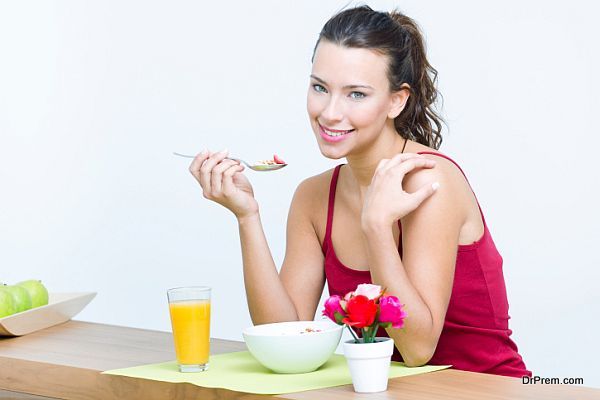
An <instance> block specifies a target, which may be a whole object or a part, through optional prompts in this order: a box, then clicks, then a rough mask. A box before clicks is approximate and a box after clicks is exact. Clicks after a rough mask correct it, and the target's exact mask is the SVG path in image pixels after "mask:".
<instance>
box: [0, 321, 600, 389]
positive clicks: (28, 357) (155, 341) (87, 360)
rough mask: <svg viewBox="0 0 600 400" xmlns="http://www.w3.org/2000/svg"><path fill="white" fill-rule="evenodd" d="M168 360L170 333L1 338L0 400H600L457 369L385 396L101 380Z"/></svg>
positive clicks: (396, 383)
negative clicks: (122, 370) (112, 371)
mask: <svg viewBox="0 0 600 400" xmlns="http://www.w3.org/2000/svg"><path fill="white" fill-rule="evenodd" d="M240 350H245V345H244V343H242V342H235V341H229V340H220V339H213V340H211V351H212V353H213V354H218V353H226V352H231V351H240ZM173 359H175V354H174V351H173V343H172V337H171V334H170V333H165V332H157V331H149V330H143V329H135V328H126V327H120V326H111V325H103V324H95V323H89V322H80V321H69V322H67V323H64V324H62V325H58V326H55V327H52V328H48V329H45V330H43V331H39V332H36V333H33V334H30V335H27V336H23V337H17V338H0V389H5V390H4V391H3V390H0V399H31V400H33V399H47V398H60V399H74V400H77V399H88V400H89V399H103V400H104V399H126V400H135V399H144V400H153V399H160V400H164V399H176V400H183V399H244V400H256V399H265V398H268V397H271V398H273V399H318V400H321V399H322V400H329V399H331V400H338V399H340V400H341V399H366V398H368V399H374V400H380V399H392V398H401V399H404V400H411V399H420V400H422V399H424V400H429V399H448V398H452V399H469V400H480V399H485V398H493V399H495V400H501V399H550V400H552V399H581V400H585V399H600V389H591V388H585V387H580V386H569V385H541V384H536V385H524V384H523V383H522V382H521V380H520V379H515V378H507V377H502V376H495V375H487V374H477V373H472V372H464V371H458V370H444V371H438V372H432V373H428V374H423V375H416V376H410V377H405V378H396V379H391V380H390V382H389V387H388V391H387V392H382V393H374V394H368V395H366V394H357V393H354V391H353V389H352V385H345V386H338V387H333V388H329V389H320V390H312V391H306V392H299V393H292V394H285V395H277V396H265V395H254V394H247V393H239V392H234V391H230V390H225V389H211V388H202V387H198V386H194V385H191V384H187V383H177V384H175V383H167V382H157V381H152V380H145V379H137V378H129V377H123V376H114V375H102V374H100V372H101V371H106V370H109V369H115V368H125V367H132V366H136V365H141V364H149V363H158V362H164V361H170V360H173ZM19 393H30V394H33V395H37V396H33V395H26V394H19ZM39 396H47V397H39Z"/></svg>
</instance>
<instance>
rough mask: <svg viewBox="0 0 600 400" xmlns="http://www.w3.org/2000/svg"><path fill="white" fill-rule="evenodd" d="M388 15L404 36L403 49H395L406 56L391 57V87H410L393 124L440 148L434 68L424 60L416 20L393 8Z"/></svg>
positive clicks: (427, 144)
mask: <svg viewBox="0 0 600 400" xmlns="http://www.w3.org/2000/svg"><path fill="white" fill-rule="evenodd" d="M389 16H390V18H391V19H392V20H394V22H395V23H396V24H397V25H398V26H399V28H400V29H399V30H400V32H399V34H400V35H402V36H404V37H405V39H404V40H403V42H404V43H406V46H405V49H406V51H398V53H404V54H406V56H405V57H402V58H400V57H392V60H391V62H390V64H391V65H390V82H391V86H392V90H394V91H395V90H401V89H402V85H403V84H405V83H407V84H408V86H409V89H408V90H409V91H410V97H409V98H408V101H407V103H406V106H405V108H404V110H403V111H402V112H401V113H400V115H399V116H398V117H396V119H395V120H394V125H395V127H396V130H397V131H398V133H400V135H402V136H405V135H406V136H407V137H408V138H409V139H411V140H415V141H417V142H419V143H421V144H424V145H426V146H429V147H432V148H434V149H439V148H440V145H441V144H442V135H441V130H442V121H443V119H442V117H441V116H440V115H439V114H438V112H437V111H436V110H435V105H436V101H437V98H438V93H439V92H438V90H437V74H438V73H437V70H436V69H435V68H433V67H432V66H431V64H429V61H427V55H426V48H425V41H424V40H423V35H422V33H421V31H420V29H419V27H418V25H417V24H416V23H415V21H414V20H413V19H411V18H409V17H407V16H406V15H404V14H402V13H400V12H399V11H392V12H391V13H389ZM394 50H395V49H394ZM398 50H404V49H398ZM394 52H395V51H394ZM398 55H400V54H398ZM402 72H409V73H408V74H404V73H402ZM407 75H408V76H407Z"/></svg>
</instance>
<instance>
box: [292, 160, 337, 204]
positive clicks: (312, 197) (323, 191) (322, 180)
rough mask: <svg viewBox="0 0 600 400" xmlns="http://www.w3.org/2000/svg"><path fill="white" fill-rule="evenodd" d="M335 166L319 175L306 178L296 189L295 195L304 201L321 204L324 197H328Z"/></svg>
mask: <svg viewBox="0 0 600 400" xmlns="http://www.w3.org/2000/svg"><path fill="white" fill-rule="evenodd" d="M333 170H334V169H333V168H332V169H329V170H327V171H325V172H322V173H320V174H318V175H314V176H311V177H309V178H306V179H304V180H303V181H302V182H300V184H299V185H298V188H297V189H296V194H295V197H297V199H298V200H299V201H301V202H302V203H307V204H313V205H315V204H321V203H322V199H323V198H327V197H328V193H329V185H330V183H331V177H332V175H333Z"/></svg>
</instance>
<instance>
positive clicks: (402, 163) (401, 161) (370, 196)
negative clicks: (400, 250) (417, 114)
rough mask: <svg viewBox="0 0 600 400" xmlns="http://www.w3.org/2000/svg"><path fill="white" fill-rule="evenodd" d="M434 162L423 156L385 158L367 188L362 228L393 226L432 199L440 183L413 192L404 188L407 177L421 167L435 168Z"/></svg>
mask: <svg viewBox="0 0 600 400" xmlns="http://www.w3.org/2000/svg"><path fill="white" fill-rule="evenodd" d="M434 166H435V161H434V160H430V159H428V158H426V157H424V156H422V155H420V154H414V153H403V154H398V155H396V156H394V157H393V158H391V159H383V160H381V161H380V162H379V164H378V165H377V169H376V170H375V174H374V175H373V179H372V180H371V184H370V185H369V188H368V189H367V193H366V195H365V200H364V204H363V208H362V215H361V223H362V227H363V229H364V228H366V227H371V226H373V225H375V226H386V227H387V226H391V225H392V224H393V223H394V221H397V220H399V219H401V218H402V217H404V216H406V215H408V214H409V213H411V212H412V211H413V210H415V209H416V208H417V207H419V205H421V203H422V202H423V201H425V199H427V198H428V197H429V196H431V195H432V194H433V193H434V192H435V191H436V189H437V188H438V186H439V183H437V182H435V183H433V184H427V185H424V186H422V187H421V188H420V189H419V190H417V191H416V192H413V193H407V192H405V191H404V188H403V187H402V181H403V180H404V177H405V176H406V174H408V173H409V172H411V171H414V170H415V169H418V168H433V167H434Z"/></svg>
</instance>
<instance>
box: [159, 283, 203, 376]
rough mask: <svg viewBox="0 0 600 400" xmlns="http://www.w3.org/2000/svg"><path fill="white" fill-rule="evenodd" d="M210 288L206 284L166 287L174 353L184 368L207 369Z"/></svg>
mask: <svg viewBox="0 0 600 400" xmlns="http://www.w3.org/2000/svg"><path fill="white" fill-rule="evenodd" d="M210 290H211V288H210V287H207V286H190V287H180V288H174V289H169V290H168V291H167V298H168V299H169V311H170V314H171V326H172V328H173V340H174V342H175V354H176V355H177V364H179V371H181V372H200V371H206V370H207V369H208V358H209V352H210Z"/></svg>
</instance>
